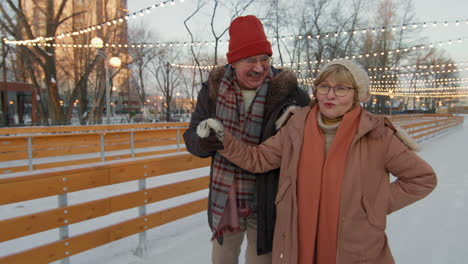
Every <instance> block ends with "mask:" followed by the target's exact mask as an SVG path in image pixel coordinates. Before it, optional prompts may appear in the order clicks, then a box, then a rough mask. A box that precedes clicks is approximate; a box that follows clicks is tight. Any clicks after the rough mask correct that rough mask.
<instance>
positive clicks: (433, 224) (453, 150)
mask: <svg viewBox="0 0 468 264" xmlns="http://www.w3.org/2000/svg"><path fill="white" fill-rule="evenodd" d="M467 122H468V121H466V120H465V125H464V127H463V128H457V129H454V130H452V131H451V132H449V133H447V134H444V135H441V136H439V137H436V138H433V139H430V140H428V141H426V142H424V143H422V144H421V145H422V151H421V152H420V153H419V154H420V155H421V156H422V157H423V158H424V159H425V160H427V161H428V162H429V163H430V164H431V165H432V166H433V167H434V169H435V171H436V172H437V175H438V186H437V188H436V190H435V191H434V192H433V193H432V194H431V195H430V196H429V197H427V198H426V199H424V200H422V201H420V202H418V203H416V204H413V205H411V206H409V207H407V208H405V209H403V210H401V211H398V212H396V213H394V214H392V215H390V216H389V221H388V228H387V234H388V239H389V243H390V247H391V249H392V252H393V255H394V257H395V260H396V263H398V264H419V263H424V264H442V263H444V264H446V263H447V264H465V263H468V228H467V227H466V226H465V225H466V223H468V211H467V210H465V204H466V203H467V202H468V196H467V195H465V192H466V190H468V124H467ZM196 172H197V173H196V174H198V175H200V176H202V175H207V174H208V168H203V169H198V170H197V171H196ZM188 174H190V173H188ZM192 174H193V172H192ZM178 176H179V175H178ZM180 177H181V178H185V177H197V176H195V175H180ZM161 180H163V179H161ZM206 195H207V192H206V191H201V192H197V193H195V194H192V195H189V196H184V197H180V198H179V199H178V201H175V200H174V201H168V202H167V204H166V205H162V207H165V206H171V205H173V204H180V203H181V202H185V201H191V200H193V199H198V198H201V197H206ZM171 200H172V199H171ZM210 235H211V234H210V231H209V229H208V226H207V221H206V212H201V213H198V214H196V215H193V216H191V217H187V218H184V219H180V220H178V221H175V222H172V223H169V224H166V225H163V226H160V227H157V228H154V229H152V230H149V231H148V239H149V245H148V251H147V252H148V257H147V258H145V259H141V258H139V257H136V256H134V255H133V254H132V251H133V250H134V248H135V247H136V245H137V243H138V242H137V241H138V236H131V237H128V238H125V239H122V240H119V241H116V242H114V243H111V244H109V245H105V246H102V247H99V248H96V249H94V250H90V251H87V252H83V253H81V254H78V255H75V256H73V257H71V261H70V263H71V264H78V263H83V264H84V263H86V264H89V263H112V264H150V263H151V264H153V263H173V264H185V263H194V264H202V263H203V264H206V263H210V251H211V244H210ZM0 245H1V244H0ZM0 248H1V246H0ZM0 251H2V250H1V249H0ZM241 254H242V255H241V259H242V258H243V253H241ZM55 263H57V264H58V263H60V262H55ZM241 263H244V261H243V260H242V261H241Z"/></svg>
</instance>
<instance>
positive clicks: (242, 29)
mask: <svg viewBox="0 0 468 264" xmlns="http://www.w3.org/2000/svg"><path fill="white" fill-rule="evenodd" d="M229 37H230V40H229V51H228V53H226V56H227V59H228V63H229V64H232V63H233V62H236V61H238V60H240V59H243V58H248V57H252V56H255V55H259V54H268V55H269V56H271V55H272V54H273V52H272V51H271V43H270V42H269V41H268V40H267V37H266V35H265V32H264V31H263V25H262V22H260V20H258V18H257V17H256V16H252V15H249V16H240V17H237V18H236V19H234V20H233V21H232V22H231V25H230V26H229Z"/></svg>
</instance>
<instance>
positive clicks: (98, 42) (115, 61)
mask: <svg viewBox="0 0 468 264" xmlns="http://www.w3.org/2000/svg"><path fill="white" fill-rule="evenodd" d="M91 44H92V45H93V46H94V47H96V48H102V47H103V46H104V42H103V41H102V39H101V38H99V37H95V38H93V39H92V40H91ZM97 55H98V56H102V57H103V58H104V71H105V78H106V82H105V85H106V124H108V125H109V124H110V89H111V83H110V81H111V78H112V76H111V75H110V74H109V69H108V67H107V56H106V54H105V53H104V52H103V51H102V50H99V51H98V54H97ZM109 64H110V66H112V67H115V68H117V67H120V65H122V61H121V60H120V58H118V57H111V58H110V59H109Z"/></svg>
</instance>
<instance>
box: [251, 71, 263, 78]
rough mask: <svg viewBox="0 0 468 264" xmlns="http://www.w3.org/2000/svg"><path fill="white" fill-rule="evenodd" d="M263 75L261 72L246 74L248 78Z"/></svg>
mask: <svg viewBox="0 0 468 264" xmlns="http://www.w3.org/2000/svg"><path fill="white" fill-rule="evenodd" d="M263 73H264V72H263V71H262V72H256V71H251V72H249V73H247V75H248V76H249V77H258V76H260V75H263Z"/></svg>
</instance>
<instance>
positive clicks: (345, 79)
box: [314, 64, 359, 103]
mask: <svg viewBox="0 0 468 264" xmlns="http://www.w3.org/2000/svg"><path fill="white" fill-rule="evenodd" d="M327 78H329V79H330V80H332V81H333V82H335V83H337V84H341V85H344V86H347V87H350V88H355V91H354V102H355V103H357V102H359V99H358V85H357V83H356V81H355V80H354V77H353V75H352V74H351V72H350V71H349V70H348V69H347V68H346V67H344V66H342V65H339V64H334V65H330V66H329V67H327V68H326V69H325V70H324V71H322V72H320V74H319V76H318V78H317V79H315V81H314V87H317V85H319V84H321V83H323V82H324V81H325V80H326V79H327ZM314 97H317V91H316V89H314Z"/></svg>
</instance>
